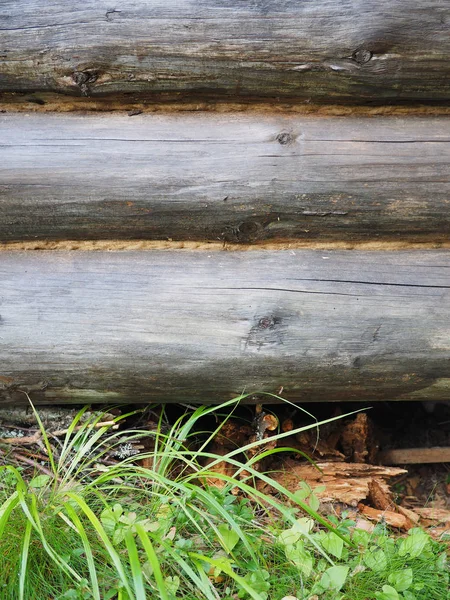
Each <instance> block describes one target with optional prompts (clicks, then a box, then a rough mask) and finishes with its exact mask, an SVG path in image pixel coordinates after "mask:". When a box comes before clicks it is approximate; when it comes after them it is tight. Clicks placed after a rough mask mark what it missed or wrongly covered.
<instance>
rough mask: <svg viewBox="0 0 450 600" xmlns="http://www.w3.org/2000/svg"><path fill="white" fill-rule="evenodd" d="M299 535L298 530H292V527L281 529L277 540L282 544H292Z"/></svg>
mask: <svg viewBox="0 0 450 600" xmlns="http://www.w3.org/2000/svg"><path fill="white" fill-rule="evenodd" d="M300 537H301V533H300V532H299V531H294V529H293V527H291V528H290V529H286V530H285V531H282V532H281V533H280V535H279V536H278V541H279V542H280V544H282V545H283V546H293V545H294V544H295V543H296V542H297V541H298V540H299V539H300Z"/></svg>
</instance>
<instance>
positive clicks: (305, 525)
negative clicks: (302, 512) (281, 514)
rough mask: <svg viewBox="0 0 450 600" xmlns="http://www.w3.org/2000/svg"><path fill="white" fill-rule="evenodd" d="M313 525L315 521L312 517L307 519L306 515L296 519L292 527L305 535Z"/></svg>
mask: <svg viewBox="0 0 450 600" xmlns="http://www.w3.org/2000/svg"><path fill="white" fill-rule="evenodd" d="M314 525H315V523H314V521H313V520H312V519H309V518H308V517H302V518H301V519H296V521H295V523H294V525H293V526H292V529H293V530H294V531H298V532H299V533H301V534H304V535H305V534H308V533H310V532H311V531H312V530H313V527H314Z"/></svg>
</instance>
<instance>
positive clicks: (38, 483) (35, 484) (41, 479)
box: [29, 475, 50, 489]
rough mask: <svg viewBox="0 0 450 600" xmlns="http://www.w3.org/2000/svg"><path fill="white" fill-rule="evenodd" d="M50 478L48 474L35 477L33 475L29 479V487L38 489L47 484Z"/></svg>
mask: <svg viewBox="0 0 450 600" xmlns="http://www.w3.org/2000/svg"><path fill="white" fill-rule="evenodd" d="M49 480H50V475H38V476H37V477H33V479H32V480H31V481H30V483H29V485H30V487H32V488H34V489H40V488H43V487H45V486H46V485H47V483H48V482H49Z"/></svg>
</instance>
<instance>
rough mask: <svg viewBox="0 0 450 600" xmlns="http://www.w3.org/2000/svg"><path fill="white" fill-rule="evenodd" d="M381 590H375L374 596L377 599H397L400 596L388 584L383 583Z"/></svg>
mask: <svg viewBox="0 0 450 600" xmlns="http://www.w3.org/2000/svg"><path fill="white" fill-rule="evenodd" d="M382 590H383V591H382V592H375V598H376V599H377V600H399V599H400V596H399V595H398V593H397V590H396V589H395V588H393V587H391V586H390V585H383V588H382Z"/></svg>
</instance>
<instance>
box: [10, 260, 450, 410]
mask: <svg viewBox="0 0 450 600" xmlns="http://www.w3.org/2000/svg"><path fill="white" fill-rule="evenodd" d="M0 314H1V317H0V365H1V372H0V399H1V401H2V402H3V403H6V402H9V403H17V402H20V401H26V397H25V394H24V393H23V392H24V391H26V392H28V393H29V394H30V395H31V398H32V399H33V400H34V401H35V402H57V403H61V402H93V401H94V402H95V401H112V402H116V401H117V402H150V401H167V402H170V401H187V400H188V401H192V402H203V403H211V402H218V401H223V400H226V399H228V398H230V397H233V396H234V395H237V394H240V393H241V392H249V393H256V392H272V393H274V392H277V391H278V390H279V389H280V388H281V387H283V388H284V391H283V395H284V396H285V397H286V398H288V399H290V400H294V401H338V400H358V401H368V400H369V401H372V400H388V399H389V400H394V399H397V400H406V399H417V400H433V401H435V400H442V399H448V396H449V390H450V361H449V350H450V333H449V332H450V330H449V323H450V252H448V251H446V250H436V251H423V252H421V251H415V252H407V251H404V252H359V251H333V252H324V251H312V250H304V251H272V252H271V251H262V252H261V251H256V250H255V251H253V252H220V251H218V252H211V253H207V252H203V251H152V252H18V251H14V252H7V251H3V252H1V260H0ZM254 400H255V401H256V400H257V398H255V399H254Z"/></svg>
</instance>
